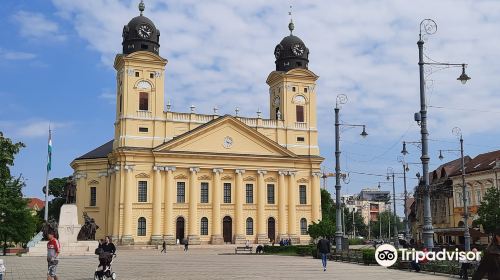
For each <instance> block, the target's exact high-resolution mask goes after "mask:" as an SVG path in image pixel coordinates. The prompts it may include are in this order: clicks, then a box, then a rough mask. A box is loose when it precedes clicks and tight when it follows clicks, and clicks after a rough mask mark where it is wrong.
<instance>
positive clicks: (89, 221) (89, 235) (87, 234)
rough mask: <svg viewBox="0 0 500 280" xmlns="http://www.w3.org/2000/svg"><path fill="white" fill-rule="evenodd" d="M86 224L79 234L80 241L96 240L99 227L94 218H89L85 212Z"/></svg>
mask: <svg viewBox="0 0 500 280" xmlns="http://www.w3.org/2000/svg"><path fill="white" fill-rule="evenodd" d="M83 219H84V221H85V224H84V225H83V226H82V228H81V229H80V232H79V233H78V240H95V233H96V231H97V230H98V229H99V226H98V225H97V224H96V223H95V220H94V218H91V217H89V215H88V214H87V212H83Z"/></svg>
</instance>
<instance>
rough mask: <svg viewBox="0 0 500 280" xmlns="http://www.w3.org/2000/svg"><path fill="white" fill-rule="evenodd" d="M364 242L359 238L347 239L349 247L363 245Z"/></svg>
mask: <svg viewBox="0 0 500 280" xmlns="http://www.w3.org/2000/svg"><path fill="white" fill-rule="evenodd" d="M363 244H364V240H363V239H359V238H353V239H349V245H363Z"/></svg>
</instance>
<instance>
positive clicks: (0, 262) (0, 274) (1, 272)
mask: <svg viewBox="0 0 500 280" xmlns="http://www.w3.org/2000/svg"><path fill="white" fill-rule="evenodd" d="M4 274H5V265H3V260H2V259H0V280H3V278H4V277H3V275H4Z"/></svg>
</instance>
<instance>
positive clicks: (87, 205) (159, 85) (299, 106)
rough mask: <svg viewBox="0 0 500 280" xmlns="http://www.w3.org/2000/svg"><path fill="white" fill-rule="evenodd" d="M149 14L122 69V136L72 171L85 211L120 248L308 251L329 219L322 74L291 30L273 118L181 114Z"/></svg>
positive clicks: (134, 23) (128, 37) (126, 35)
mask: <svg viewBox="0 0 500 280" xmlns="http://www.w3.org/2000/svg"><path fill="white" fill-rule="evenodd" d="M139 7H140V12H141V14H140V15H139V16H137V17H135V18H133V19H132V20H131V21H130V22H129V23H128V24H127V25H125V26H124V29H123V42H122V45H123V53H122V54H118V55H117V56H116V59H115V63H114V67H115V69H116V72H117V74H116V87H117V90H116V97H117V98H116V100H117V103H116V121H115V124H114V125H115V131H114V138H113V139H112V140H110V141H109V142H107V143H105V144H103V145H102V146H100V147H98V148H96V149H94V150H92V151H90V152H88V153H86V154H84V155H82V156H81V157H79V158H77V159H75V160H74V161H73V162H72V163H71V166H72V167H73V169H74V177H75V179H76V182H77V205H78V210H79V213H80V214H82V213H83V212H87V213H88V214H89V216H91V217H92V218H94V219H95V220H96V223H97V224H98V225H99V226H100V229H99V231H98V232H97V238H102V237H103V236H104V235H112V236H113V237H114V238H115V239H118V240H119V241H120V243H121V244H133V243H142V244H146V243H153V244H157V243H161V242H163V240H165V241H167V242H168V243H169V244H175V243H176V240H183V239H188V240H189V243H190V244H200V243H212V244H221V243H224V242H226V243H244V242H245V240H250V241H251V242H258V243H267V242H270V241H272V240H276V241H278V240H279V239H282V238H291V239H292V242H293V243H298V242H305V243H307V242H308V241H309V236H308V234H307V227H308V225H309V224H310V223H311V222H313V221H318V220H319V219H320V217H321V198H320V181H319V180H320V175H321V174H320V164H321V162H322V161H323V158H322V157H320V155H319V148H318V135H317V133H318V132H317V119H316V80H317V79H318V76H316V75H315V74H314V73H313V72H311V71H310V70H308V62H309V60H308V59H309V50H308V48H307V47H306V46H305V44H304V42H303V41H302V40H301V39H300V38H298V37H296V36H294V35H292V31H293V29H294V26H293V23H290V25H289V30H290V35H289V36H286V37H285V38H284V39H283V40H282V41H281V42H280V43H279V44H278V45H277V46H276V48H275V49H274V55H275V57H276V61H275V64H276V65H275V66H276V70H275V71H272V72H271V73H270V74H269V76H268V78H267V81H266V82H267V84H268V85H269V93H268V94H269V112H270V115H269V119H265V118H263V117H262V115H261V113H260V112H258V115H257V117H256V118H245V117H241V116H239V115H238V111H236V114H235V115H234V116H230V115H225V116H219V115H218V113H217V110H216V109H214V113H213V114H198V113H196V111H195V107H191V110H190V111H189V112H173V111H171V106H170V104H167V105H166V106H165V104H164V100H165V95H164V88H163V85H164V78H165V74H166V71H165V66H166V64H167V60H166V59H164V58H162V57H161V56H159V53H160V50H159V48H160V45H159V36H160V31H159V30H157V29H156V27H155V25H154V23H153V22H152V21H151V20H150V19H148V18H147V17H145V16H143V10H144V5H143V4H142V3H141V5H140V6H139ZM174 43H175V42H172V44H174ZM235 71H241V69H238V70H235ZM208 98H210V97H207V99H208ZM80 222H81V221H80Z"/></svg>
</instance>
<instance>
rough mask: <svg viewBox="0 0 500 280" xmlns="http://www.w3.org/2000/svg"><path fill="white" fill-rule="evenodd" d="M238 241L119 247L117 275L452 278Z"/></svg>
mask: <svg viewBox="0 0 500 280" xmlns="http://www.w3.org/2000/svg"><path fill="white" fill-rule="evenodd" d="M231 253H234V246H215V247H206V246H200V247H197V246H190V249H189V251H188V252H183V250H182V248H181V247H177V246H173V247H169V248H167V254H166V255H162V254H160V253H159V251H157V250H151V249H148V250H120V249H119V251H118V257H117V258H116V260H115V261H114V263H113V270H114V271H115V272H116V273H117V274H118V280H128V279H130V280H132V279H134V280H136V279H151V280H156V279H179V280H184V279H207V280H210V279H232V280H238V279H352V280H357V279H362V280H368V279H383V280H393V279H394V280H401V279H404V280H413V279H415V280H417V279H418V280H427V279H449V278H447V277H443V276H436V275H431V274H424V273H415V272H408V271H398V270H392V269H386V268H383V267H380V266H363V265H357V264H348V263H337V262H329V263H328V269H327V271H326V272H323V269H322V267H321V260H315V259H312V258H310V257H291V256H275V255H255V254H252V255H246V254H241V255H232V254H231ZM1 258H3V259H4V261H5V265H6V268H7V274H6V277H5V280H18V279H22V280H31V279H33V280H35V279H46V275H47V262H46V258H45V257H16V256H7V257H1ZM97 264H98V259H97V256H81V257H77V256H73V257H61V258H60V260H59V266H58V276H59V279H60V280H84V279H85V280H89V279H92V277H93V274H94V271H95V268H96V266H97Z"/></svg>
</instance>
